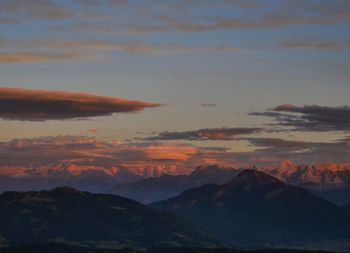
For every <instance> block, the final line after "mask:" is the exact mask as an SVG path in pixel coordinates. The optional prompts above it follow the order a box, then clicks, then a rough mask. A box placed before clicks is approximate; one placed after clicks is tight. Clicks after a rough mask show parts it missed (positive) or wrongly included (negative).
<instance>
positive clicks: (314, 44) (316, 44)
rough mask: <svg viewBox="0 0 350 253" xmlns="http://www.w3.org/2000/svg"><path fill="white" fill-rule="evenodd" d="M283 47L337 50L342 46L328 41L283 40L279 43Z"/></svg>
mask: <svg viewBox="0 0 350 253" xmlns="http://www.w3.org/2000/svg"><path fill="white" fill-rule="evenodd" d="M280 46H281V47H283V48H304V49H318V50H330V51H339V50H341V49H342V46H341V45H339V44H338V43H335V42H328V41H284V42H282V43H280Z"/></svg>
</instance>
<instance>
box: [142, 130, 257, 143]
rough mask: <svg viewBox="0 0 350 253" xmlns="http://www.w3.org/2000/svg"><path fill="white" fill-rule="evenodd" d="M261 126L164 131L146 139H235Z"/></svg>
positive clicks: (253, 131)
mask: <svg viewBox="0 0 350 253" xmlns="http://www.w3.org/2000/svg"><path fill="white" fill-rule="evenodd" d="M261 130H262V129H261V128H248V127H247V128H244V127H242V128H208V129H199V130H194V131H184V132H167V131H166V132H162V133H159V134H158V135H157V136H151V137H148V138H146V140H153V141H154V140H197V141H203V140H226V141H228V140H234V139H235V137H236V136H237V135H244V134H252V133H256V132H259V131H261Z"/></svg>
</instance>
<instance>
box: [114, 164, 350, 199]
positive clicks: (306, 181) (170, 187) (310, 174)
mask: <svg viewBox="0 0 350 253" xmlns="http://www.w3.org/2000/svg"><path fill="white" fill-rule="evenodd" d="M252 169H253V170H257V171H262V172H264V173H267V174H269V175H272V176H273V177H276V178H278V179H280V180H282V181H284V182H287V183H289V184H292V185H295V186H299V187H302V188H305V189H307V190H309V191H311V192H313V193H315V194H317V195H319V196H321V197H323V198H326V199H327V200H329V201H332V202H333V203H336V204H338V205H343V204H346V203H350V165H346V164H332V163H328V164H315V165H295V164H294V163H293V162H291V161H288V160H286V161H282V162H281V163H280V165H278V166H271V167H262V168H255V167H253V168H252ZM240 171H242V169H236V168H225V167H219V166H216V165H212V166H201V167H197V168H196V169H195V170H194V171H193V172H192V173H191V174H189V175H177V176H173V175H167V174H163V175H161V176H160V177H153V178H144V179H140V180H137V181H135V182H130V183H124V184H117V185H115V186H114V187H112V188H111V189H109V190H107V192H110V193H114V194H118V195H121V196H125V197H128V198H131V199H134V200H137V201H140V202H142V203H149V202H152V201H159V200H164V199H167V198H170V197H174V196H176V195H178V194H180V193H181V192H182V191H184V190H187V189H190V188H194V187H198V186H200V185H203V184H210V183H215V184H223V183H226V182H228V181H229V180H230V179H232V178H233V177H234V176H236V175H237V174H238V173H239V172H240Z"/></svg>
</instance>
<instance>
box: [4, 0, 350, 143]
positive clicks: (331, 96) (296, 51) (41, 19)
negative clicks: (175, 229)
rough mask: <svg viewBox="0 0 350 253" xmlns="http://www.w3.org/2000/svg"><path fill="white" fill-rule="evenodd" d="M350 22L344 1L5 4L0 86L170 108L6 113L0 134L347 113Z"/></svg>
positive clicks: (102, 131)
mask: <svg viewBox="0 0 350 253" xmlns="http://www.w3.org/2000/svg"><path fill="white" fill-rule="evenodd" d="M349 25H350V1H347V0H345V1H338V0H335V1H330V0H317V1H316V0H306V1H299V0H296V1H292V0H281V1H259V0H256V1H255V0H247V1H242V0H232V1H228V0H218V1H208V0H202V1H200V0H193V1H183V0H182V1H181V0H172V1H160V0H147V1H146V0H144V1H131V0H130V1H127V0H103V1H102V0H101V1H98V0H85V1H84V0H74V1H65V0H61V1H55V0H27V1H24V0H0V77H1V79H0V86H3V87H16V88H25V89H35V90H63V91H69V92H88V93H92V94H98V95H102V96H112V97H120V98H126V99H135V100H141V101H148V102H154V103H162V104H164V106H162V107H158V108H151V109H145V110H144V111H142V112H138V113H116V114H113V115H109V116H102V117H91V118H89V119H87V120H77V119H64V120H59V121H58V120H52V119H48V120H43V121H39V122H38V121H31V120H29V121H28V120H21V119H20V120H18V119H17V120H13V119H11V120H8V119H6V118H4V117H2V120H0V122H1V125H0V128H1V129H0V130H1V132H0V139H1V140H2V141H8V140H11V139H13V138H32V137H39V136H56V135H93V136H96V137H98V138H103V139H110V140H112V139H118V140H120V141H128V140H135V138H143V137H148V136H150V135H155V134H159V133H161V132H163V131H170V132H172V131H176V132H181V131H190V130H197V129H210V128H222V127H226V128H234V127H266V124H268V123H271V122H273V118H271V117H258V116H251V115H248V113H250V112H256V111H259V112H263V111H265V110H267V109H269V108H275V107H276V106H278V105H281V104H287V103H288V104H293V105H295V106H298V107H302V106H304V105H318V106H326V107H340V106H346V105H348V104H349V94H350V85H349V82H350V74H349V73H350V71H349V68H350V60H349V59H350V57H349V53H350V29H349ZM203 104H213V105H215V106H202V105H203ZM291 127H293V126H291ZM267 128H271V126H267ZM91 129H98V130H96V131H89V130H91ZM261 136H263V137H274V138H283V139H292V140H305V141H322V142H329V141H336V140H338V139H341V138H346V137H347V136H348V134H347V131H344V129H343V128H341V129H336V128H332V129H331V130H329V131H315V130H314V129H312V131H310V129H307V130H305V129H299V130H298V131H293V132H290V131H278V132H271V131H265V132H263V133H260V135H259V137H261ZM184 141H186V142H187V143H191V144H194V145H209V146H215V147H217V146H218V147H228V148H230V149H232V150H247V149H250V147H249V146H250V145H251V144H249V143H248V144H247V143H246V142H242V141H241V142H240V141H227V140H206V141H205V142H203V141H202V142H198V141H194V140H191V139H190V140H184Z"/></svg>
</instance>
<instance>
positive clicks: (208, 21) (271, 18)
mask: <svg viewBox="0 0 350 253" xmlns="http://www.w3.org/2000/svg"><path fill="white" fill-rule="evenodd" d="M216 7H218V6H216ZM220 7H221V8H225V9H228V8H234V9H237V7H238V8H239V5H238V4H237V3H235V2H233V4H228V1H222V2H221V4H220ZM170 8H171V7H170ZM206 8H210V9H212V8H213V6H208V5H203V4H201V2H200V1H196V2H195V4H192V5H188V7H187V9H186V12H184V13H180V14H178V15H171V13H176V12H175V11H176V10H177V7H176V6H175V7H174V6H173V8H171V10H172V12H170V11H169V13H167V14H164V15H163V16H161V17H159V16H158V17H157V16H156V17H155V18H154V20H153V23H151V24H149V23H146V22H145V23H139V24H130V25H129V29H130V30H132V31H134V32H136V33H147V32H204V31H214V30H225V29H257V28H265V29H268V28H277V27H284V26H295V25H324V24H334V23H338V22H343V21H349V20H350V14H349V8H350V4H349V3H348V2H347V1H338V0H336V1H332V2H329V1H318V2H316V1H289V0H286V1H279V2H278V4H273V5H269V4H262V5H260V6H259V8H257V10H256V11H252V10H254V9H250V10H251V12H250V14H251V15H244V16H241V17H240V16H237V17H234V18H233V17H220V16H204V15H202V16H198V15H197V16H195V15H193V13H192V12H193V11H194V10H195V9H202V10H203V9H204V10H205V9H206ZM174 10H175V11H174Z"/></svg>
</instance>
